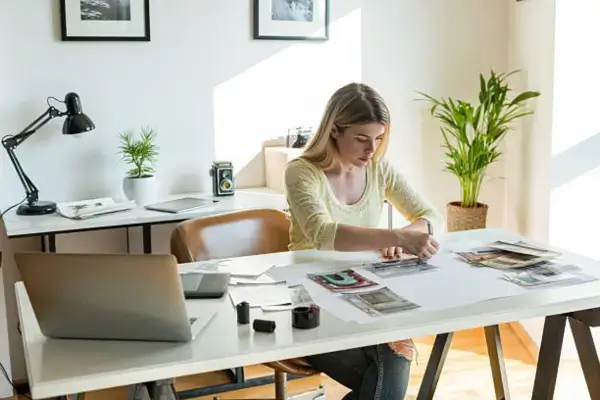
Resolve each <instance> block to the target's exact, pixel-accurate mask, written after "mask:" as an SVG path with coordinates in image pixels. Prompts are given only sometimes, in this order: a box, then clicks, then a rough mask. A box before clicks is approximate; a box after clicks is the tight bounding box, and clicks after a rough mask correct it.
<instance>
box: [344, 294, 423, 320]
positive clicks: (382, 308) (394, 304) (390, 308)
mask: <svg viewBox="0 0 600 400" xmlns="http://www.w3.org/2000/svg"><path fill="white" fill-rule="evenodd" d="M342 297H343V298H344V299H345V300H346V301H348V302H349V303H351V304H353V305H354V306H356V307H357V308H359V309H360V310H362V311H363V312H365V313H366V314H368V315H369V316H371V317H379V316H382V315H389V314H395V313H399V312H402V311H409V310H414V309H415V308H419V307H420V306H419V305H417V304H415V303H413V302H411V301H408V300H406V299H405V298H403V297H400V296H398V295H397V294H396V293H394V292H392V291H391V290H390V289H389V288H387V287H383V288H379V289H375V290H370V291H365V292H357V293H342Z"/></svg>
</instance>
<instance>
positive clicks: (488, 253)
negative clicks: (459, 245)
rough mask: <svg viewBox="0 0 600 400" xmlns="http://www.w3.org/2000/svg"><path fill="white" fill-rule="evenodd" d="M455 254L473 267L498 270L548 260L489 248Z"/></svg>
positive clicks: (521, 266)
mask: <svg viewBox="0 0 600 400" xmlns="http://www.w3.org/2000/svg"><path fill="white" fill-rule="evenodd" d="M456 254H457V255H458V256H459V257H460V258H461V259H463V260H464V261H466V262H467V263H469V264H471V265H473V266H479V267H490V268H498V269H507V268H511V269H512V268H523V267H526V266H528V265H533V264H537V263H540V262H544V261H547V260H548V258H547V257H539V256H535V255H531V254H523V253H515V252H511V251H506V250H501V249H494V248H489V247H484V248H480V249H473V250H472V251H469V252H457V253H456Z"/></svg>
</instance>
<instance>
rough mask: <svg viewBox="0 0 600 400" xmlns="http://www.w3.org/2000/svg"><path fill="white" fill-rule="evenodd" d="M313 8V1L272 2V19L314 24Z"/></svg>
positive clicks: (282, 0)
mask: <svg viewBox="0 0 600 400" xmlns="http://www.w3.org/2000/svg"><path fill="white" fill-rule="evenodd" d="M313 6H314V4H313V0H272V1H271V19H272V20H273V21H305V22H312V20H313V16H314V15H313Z"/></svg>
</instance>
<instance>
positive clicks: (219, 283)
mask: <svg viewBox="0 0 600 400" xmlns="http://www.w3.org/2000/svg"><path fill="white" fill-rule="evenodd" d="M229 275H230V274H229V273H228V272H218V273H217V272H207V273H204V272H189V273H185V274H181V282H182V285H183V293H184V296H185V298H186V299H218V298H221V297H223V295H225V293H227V288H228V286H229Z"/></svg>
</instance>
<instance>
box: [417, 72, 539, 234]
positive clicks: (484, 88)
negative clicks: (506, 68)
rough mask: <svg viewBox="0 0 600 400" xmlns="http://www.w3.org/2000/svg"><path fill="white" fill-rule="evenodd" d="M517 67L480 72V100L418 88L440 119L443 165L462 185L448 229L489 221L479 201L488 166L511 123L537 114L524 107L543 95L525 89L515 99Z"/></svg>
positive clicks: (481, 225)
mask: <svg viewBox="0 0 600 400" xmlns="http://www.w3.org/2000/svg"><path fill="white" fill-rule="evenodd" d="M516 72H518V71H512V72H509V73H499V74H497V73H495V72H494V71H491V73H490V75H489V76H488V77H484V76H483V74H480V75H479V83H480V88H479V96H478V101H477V103H476V104H471V103H469V102H467V101H464V100H457V99H452V98H446V99H444V98H441V99H436V98H434V97H432V96H430V95H428V94H425V93H422V92H418V93H419V94H420V95H421V96H423V99H422V100H426V101H428V102H429V103H430V104H431V109H430V114H431V115H432V116H433V117H434V118H436V119H437V120H438V121H439V122H440V130H441V133H442V136H443V139H444V144H443V147H444V148H445V149H446V153H445V156H446V159H445V170H446V171H448V172H450V173H451V174H453V175H454V176H455V177H456V178H457V179H458V183H459V185H460V189H461V197H460V201H452V202H450V203H448V204H447V206H446V212H447V230H448V231H449V232H451V231H459V230H466V229H479V228H485V226H486V220H487V211H488V205H487V204H483V203H481V202H480V201H479V195H480V193H481V188H482V185H483V181H484V178H485V176H486V170H487V167H488V166H489V165H490V164H492V163H493V162H495V161H496V160H498V158H499V157H500V155H501V152H500V149H499V146H500V144H501V143H502V140H503V139H504V137H505V136H506V134H507V133H508V132H509V131H510V130H511V129H512V123H513V122H514V121H515V120H517V119H519V118H522V117H524V116H526V115H529V114H532V113H533V111H530V110H527V109H526V108H525V105H526V103H527V101H528V100H531V99H533V98H535V97H538V96H539V95H540V93H539V92H536V91H524V92H521V93H519V94H517V95H516V96H514V97H512V98H511V96H510V92H511V88H510V87H509V85H508V83H507V79H508V77H509V76H511V75H513V74H515V73H516Z"/></svg>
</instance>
